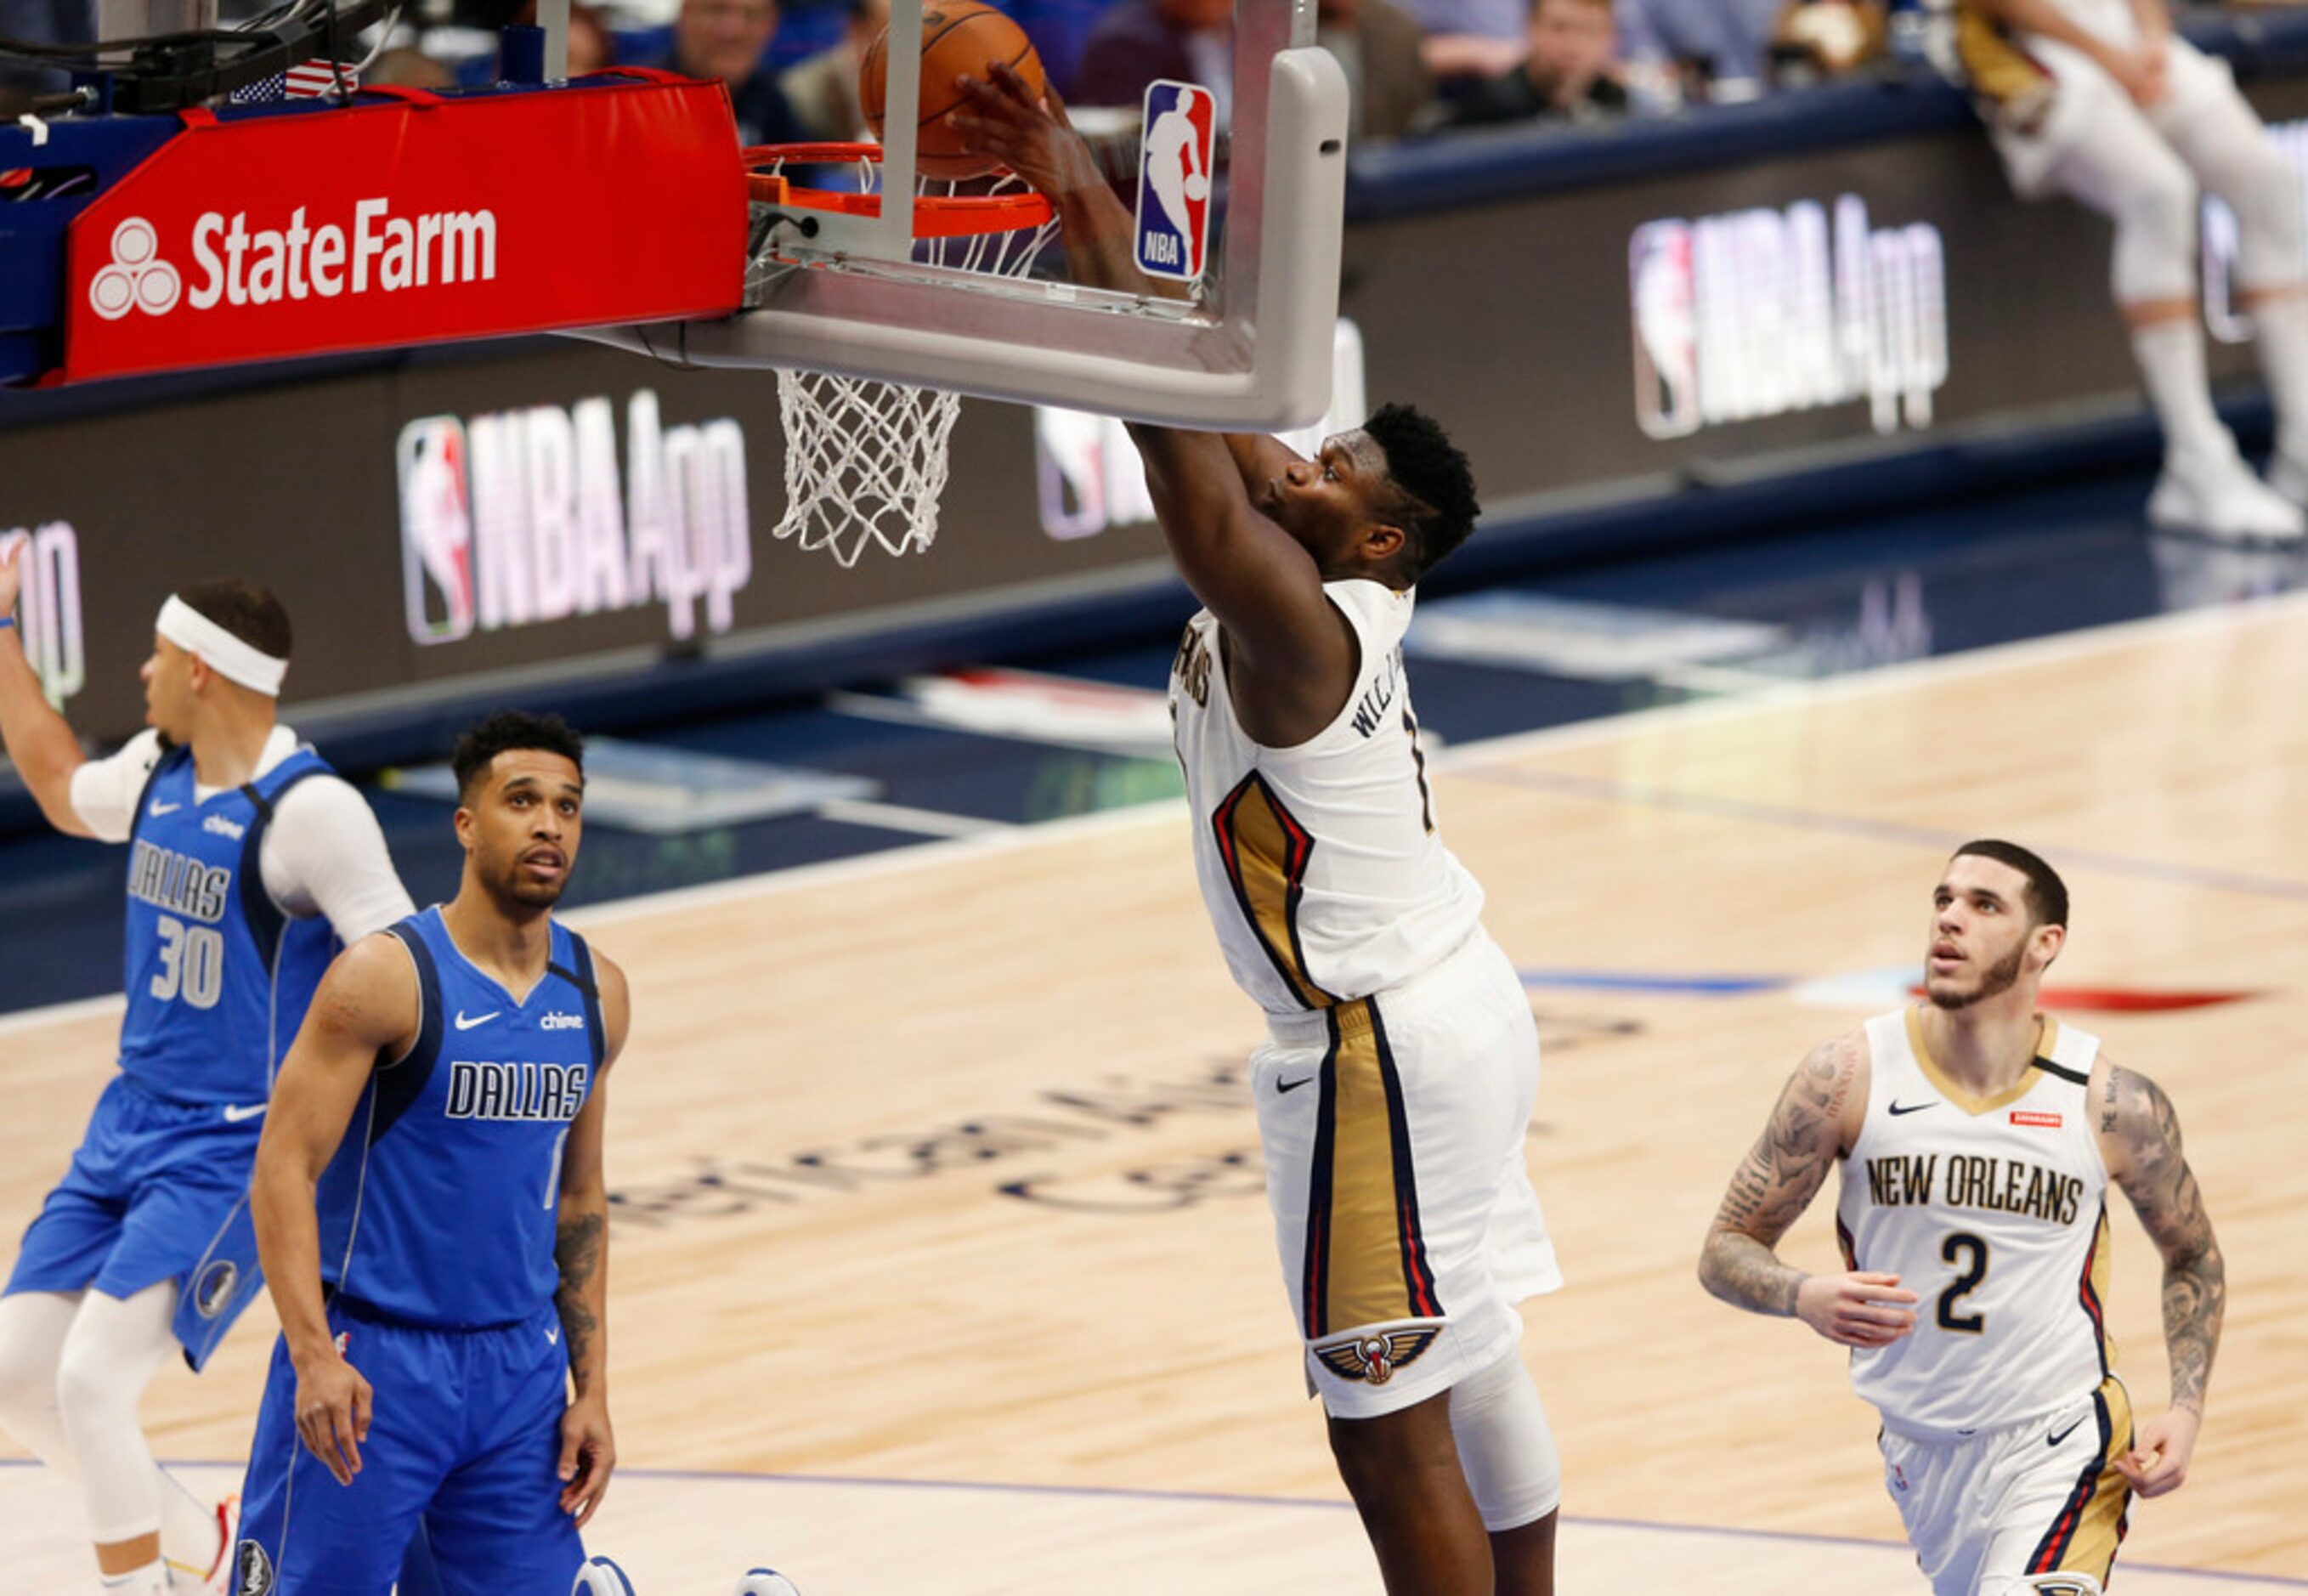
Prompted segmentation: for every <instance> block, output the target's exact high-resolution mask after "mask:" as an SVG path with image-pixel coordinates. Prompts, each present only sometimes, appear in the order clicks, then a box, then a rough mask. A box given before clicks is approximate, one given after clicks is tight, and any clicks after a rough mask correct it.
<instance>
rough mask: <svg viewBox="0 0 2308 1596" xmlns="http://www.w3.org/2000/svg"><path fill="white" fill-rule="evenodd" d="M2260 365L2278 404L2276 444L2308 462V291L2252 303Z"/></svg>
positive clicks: (2271, 396) (2270, 397) (2283, 451)
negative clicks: (2255, 303) (2307, 292)
mask: <svg viewBox="0 0 2308 1596" xmlns="http://www.w3.org/2000/svg"><path fill="white" fill-rule="evenodd" d="M2252 331H2253V334H2254V337H2255V339H2256V341H2257V343H2258V346H2259V354H2260V368H2261V373H2262V374H2263V375H2266V377H2267V378H2268V396H2269V399H2270V400H2271V401H2274V403H2275V405H2276V444H2277V448H2278V450H2279V451H2280V452H2281V453H2284V454H2286V456H2289V457H2290V458H2292V459H2294V460H2295V461H2299V462H2302V463H2304V464H2308V294H2286V295H2283V296H2281V297H2279V298H2274V299H2264V300H2262V301H2261V302H2260V303H2259V304H2257V305H2255V306H2252Z"/></svg>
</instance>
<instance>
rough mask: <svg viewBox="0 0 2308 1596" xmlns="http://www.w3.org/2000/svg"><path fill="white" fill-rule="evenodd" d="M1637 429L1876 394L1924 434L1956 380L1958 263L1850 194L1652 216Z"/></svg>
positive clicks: (1872, 412) (1898, 418)
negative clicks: (1941, 394) (1717, 212)
mask: <svg viewBox="0 0 2308 1596" xmlns="http://www.w3.org/2000/svg"><path fill="white" fill-rule="evenodd" d="M1627 265H1628V286H1629V298H1630V301H1631V305H1632V312H1633V317H1632V319H1633V323H1634V357H1635V361H1634V364H1635V422H1636V425H1637V426H1639V427H1641V428H1642V430H1643V433H1644V436H1648V437H1653V438H1660V439H1666V438H1680V437H1688V436H1691V435H1692V433H1695V432H1697V431H1699V430H1700V429H1701V427H1718V426H1723V425H1726V424H1728V423H1732V422H1738V421H1753V420H1760V419H1761V418H1765V417H1770V416H1785V415H1789V414H1792V413H1794V412H1796V411H1799V410H1817V409H1821V408H1823V407H1827V406H1832V405H1841V404H1851V403H1856V402H1860V401H1864V402H1865V403H1866V405H1867V407H1868V419H1869V421H1870V423H1871V424H1872V425H1873V427H1874V429H1875V430H1876V431H1877V432H1879V433H1883V434H1890V433H1893V432H1897V431H1898V430H1899V427H1900V426H1901V425H1902V424H1903V423H1904V424H1905V425H1906V426H1908V427H1917V428H1922V427H1929V426H1930V425H1931V422H1932V403H1933V394H1935V393H1937V392H1938V391H1939V390H1940V388H1942V386H1943V385H1945V384H1946V382H1947V379H1948V325H1947V256H1946V249H1945V246H1944V245H1943V243H1942V240H1941V237H1940V232H1939V229H1937V228H1935V227H1933V226H1932V225H1930V224H1929V223H1928V222H1910V223H1908V224H1907V225H1905V226H1901V227H1888V228H1879V227H1876V226H1874V225H1873V223H1872V222H1871V221H1870V220H1869V219H1868V215H1867V205H1866V202H1865V201H1864V200H1862V199H1861V198H1860V197H1859V196H1858V195H1856V194H1844V195H1842V196H1841V197H1839V199H1837V201H1836V202H1835V205H1834V208H1833V211H1832V212H1831V213H1830V211H1829V209H1828V207H1826V206H1823V205H1821V204H1820V203H1818V202H1817V201H1814V200H1799V201H1797V202H1796V203H1794V204H1792V205H1789V206H1787V208H1786V209H1785V210H1783V211H1782V210H1773V209H1770V208H1769V207H1758V208H1757V209H1754V210H1751V211H1735V212H1733V213H1731V214H1729V215H1724V216H1702V217H1700V218H1699V219H1698V220H1682V219H1679V218H1673V219H1668V220H1661V221H1651V222H1646V223H1644V224H1643V225H1642V226H1641V227H1640V228H1638V229H1635V232H1634V236H1633V237H1632V238H1631V239H1630V240H1629V242H1628V249H1627Z"/></svg>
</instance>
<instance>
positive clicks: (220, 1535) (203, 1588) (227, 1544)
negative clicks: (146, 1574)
mask: <svg viewBox="0 0 2308 1596" xmlns="http://www.w3.org/2000/svg"><path fill="white" fill-rule="evenodd" d="M216 1517H217V1554H216V1560H215V1561H213V1562H211V1564H210V1565H209V1566H208V1568H207V1569H206V1571H202V1570H201V1569H198V1568H186V1567H185V1566H184V1565H183V1564H181V1563H174V1562H172V1563H170V1564H169V1565H168V1590H169V1592H171V1596H232V1566H233V1552H234V1551H235V1549H237V1548H238V1547H239V1545H240V1497H237V1496H230V1497H226V1498H225V1499H224V1500H223V1501H221V1502H219V1503H218V1504H217V1510H216Z"/></svg>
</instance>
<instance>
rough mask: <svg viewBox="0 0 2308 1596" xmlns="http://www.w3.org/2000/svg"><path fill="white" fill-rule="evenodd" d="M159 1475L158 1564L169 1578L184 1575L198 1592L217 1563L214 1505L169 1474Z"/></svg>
mask: <svg viewBox="0 0 2308 1596" xmlns="http://www.w3.org/2000/svg"><path fill="white" fill-rule="evenodd" d="M159 1473H160V1557H161V1560H162V1561H163V1562H165V1563H167V1564H168V1571H169V1572H170V1573H171V1574H185V1575H186V1576H187V1577H188V1578H190V1579H191V1580H192V1582H193V1583H194V1588H195V1589H197V1588H198V1586H199V1583H201V1582H202V1581H204V1580H206V1579H207V1578H208V1576H209V1570H210V1569H211V1568H213V1567H215V1566H216V1563H217V1554H218V1551H219V1547H218V1543H217V1537H218V1535H219V1534H220V1532H221V1531H220V1530H219V1528H218V1525H217V1514H216V1505H215V1504H214V1503H212V1502H203V1501H202V1500H201V1499H200V1498H199V1497H196V1496H194V1495H193V1493H192V1492H190V1491H188V1490H186V1489H185V1488H184V1486H183V1485H181V1484H180V1483H178V1481H177V1477H176V1476H175V1475H173V1474H171V1473H169V1472H168V1470H166V1469H162V1470H161V1471H159Z"/></svg>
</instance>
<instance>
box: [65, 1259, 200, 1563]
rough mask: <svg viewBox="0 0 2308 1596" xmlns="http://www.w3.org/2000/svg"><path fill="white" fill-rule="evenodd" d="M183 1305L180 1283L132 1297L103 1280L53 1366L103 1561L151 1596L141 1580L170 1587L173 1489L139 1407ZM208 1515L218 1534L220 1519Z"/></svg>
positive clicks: (86, 1301) (98, 1553)
mask: <svg viewBox="0 0 2308 1596" xmlns="http://www.w3.org/2000/svg"><path fill="white" fill-rule="evenodd" d="M176 1312H177V1286H176V1282H175V1281H160V1282H159V1283H158V1284H156V1285H151V1286H147V1287H145V1288H144V1289H143V1290H140V1291H137V1292H136V1293H134V1294H133V1296H130V1297H128V1298H125V1299H124V1298H118V1297H115V1296H112V1295H110V1294H109V1293H108V1292H107V1291H106V1290H104V1289H103V1288H102V1286H101V1285H99V1287H98V1289H96V1290H91V1291H90V1292H89V1293H88V1294H87V1295H86V1296H85V1297H83V1298H82V1300H81V1304H80V1309H79V1312H78V1313H76V1314H75V1315H74V1316H73V1323H72V1328H71V1330H70V1331H69V1332H68V1333H66V1335H65V1344H64V1350H63V1355H62V1358H61V1359H60V1361H59V1363H58V1367H57V1370H56V1401H57V1407H58V1411H59V1414H60V1417H61V1419H62V1420H63V1424H64V1430H65V1442H66V1444H67V1445H69V1446H70V1447H71V1449H72V1454H73V1460H74V1462H75V1465H76V1467H77V1470H78V1472H79V1476H80V1487H81V1500H82V1505H83V1506H85V1507H86V1509H87V1511H88V1525H89V1534H90V1538H91V1539H92V1540H95V1542H96V1560H97V1566H98V1567H99V1569H100V1570H102V1571H103V1573H104V1574H105V1576H106V1579H107V1583H115V1582H128V1583H126V1585H125V1588H126V1589H127V1590H129V1591H131V1592H133V1593H134V1596H146V1592H145V1589H144V1587H148V1586H149V1587H151V1589H156V1590H165V1589H166V1588H167V1585H168V1570H167V1568H166V1567H165V1566H164V1565H163V1563H162V1560H161V1553H160V1527H161V1515H162V1511H163V1507H164V1505H165V1499H166V1494H165V1493H164V1491H163V1488H162V1479H161V1475H160V1471H159V1465H158V1464H156V1463H155V1462H153V1461H152V1453H151V1448H150V1447H149V1446H147V1445H145V1441H144V1431H143V1429H142V1426H141V1425H140V1424H139V1423H138V1421H137V1414H136V1411H137V1409H138V1407H139V1406H140V1405H141V1404H142V1402H143V1400H144V1388H145V1387H146V1386H147V1385H151V1381H152V1376H154V1375H156V1374H158V1373H159V1369H160V1363H161V1360H162V1359H164V1358H166V1357H167V1356H168V1350H169V1349H170V1348H172V1347H174V1346H175V1345H176V1337H175V1335H174V1333H172V1331H171V1330H170V1327H169V1326H170V1323H171V1321H172V1320H174V1318H175V1317H176ZM202 1518H203V1519H204V1521H205V1522H204V1523H203V1529H204V1531H205V1533H206V1534H207V1536H209V1537H210V1538H213V1537H214V1535H215V1533H216V1524H215V1521H214V1520H212V1519H206V1515H205V1514H203V1515H202ZM215 1550H216V1549H215V1548H214V1547H212V1546H211V1547H203V1548H200V1549H198V1551H200V1552H202V1553H204V1554H206V1555H202V1556H201V1557H200V1560H199V1566H200V1567H201V1568H202V1570H203V1571H205V1570H206V1569H207V1568H208V1567H210V1566H211V1565H212V1564H213V1563H214V1561H215ZM131 1575H134V1576H135V1579H134V1581H130V1576H131Z"/></svg>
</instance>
